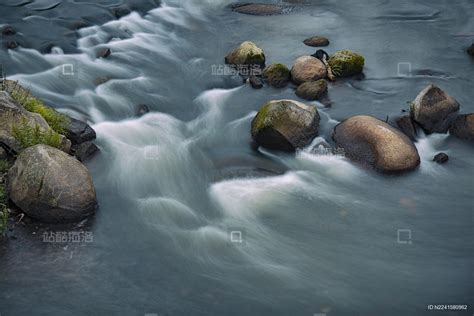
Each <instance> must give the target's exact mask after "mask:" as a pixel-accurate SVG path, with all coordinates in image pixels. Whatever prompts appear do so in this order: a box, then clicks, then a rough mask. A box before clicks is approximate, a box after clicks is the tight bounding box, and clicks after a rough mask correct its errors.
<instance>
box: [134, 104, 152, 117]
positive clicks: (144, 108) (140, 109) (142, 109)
mask: <svg viewBox="0 0 474 316" xmlns="http://www.w3.org/2000/svg"><path fill="white" fill-rule="evenodd" d="M135 112H136V114H137V116H143V115H145V114H147V113H148V112H150V108H149V107H148V105H146V104H139V105H137V109H136V111H135Z"/></svg>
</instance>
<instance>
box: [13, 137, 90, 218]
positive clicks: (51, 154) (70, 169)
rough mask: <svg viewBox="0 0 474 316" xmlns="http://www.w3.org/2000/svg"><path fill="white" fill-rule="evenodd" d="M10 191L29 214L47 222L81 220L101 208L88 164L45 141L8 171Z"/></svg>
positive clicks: (25, 154)
mask: <svg viewBox="0 0 474 316" xmlns="http://www.w3.org/2000/svg"><path fill="white" fill-rule="evenodd" d="M8 194H9V197H10V199H11V200H12V201H13V203H15V205H17V206H18V207H19V208H20V209H21V210H22V211H23V212H24V213H25V214H27V215H29V216H31V217H33V218H36V219H38V220H41V221H45V222H70V221H79V220H81V219H83V218H84V217H86V216H88V215H90V214H93V213H94V212H95V211H96V209H97V199H96V193H95V189H94V184H93V182H92V178H91V176H90V174H89V172H88V171H87V169H86V167H85V166H84V165H83V164H81V163H80V162H79V161H78V160H76V159H74V158H73V157H71V156H69V155H67V154H66V153H64V152H62V151H60V150H58V149H55V148H53V147H49V146H46V145H42V144H41V145H35V146H32V147H29V148H27V149H25V150H24V151H23V152H22V153H21V154H20V155H19V156H18V158H17V160H16V161H15V164H14V165H13V167H12V168H11V169H10V170H9V172H8Z"/></svg>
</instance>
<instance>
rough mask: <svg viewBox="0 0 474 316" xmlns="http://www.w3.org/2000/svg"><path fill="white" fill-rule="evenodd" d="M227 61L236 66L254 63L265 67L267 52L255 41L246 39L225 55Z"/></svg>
mask: <svg viewBox="0 0 474 316" xmlns="http://www.w3.org/2000/svg"><path fill="white" fill-rule="evenodd" d="M225 63H226V64H230V65H234V66H242V65H249V66H252V65H253V66H259V67H261V68H262V69H263V68H264V67H265V54H264V53H263V50H262V49H261V48H259V47H257V45H255V43H253V42H250V41H246V42H243V43H242V44H240V46H239V47H237V48H236V49H234V50H233V51H232V52H230V53H229V54H228V55H227V56H226V57H225Z"/></svg>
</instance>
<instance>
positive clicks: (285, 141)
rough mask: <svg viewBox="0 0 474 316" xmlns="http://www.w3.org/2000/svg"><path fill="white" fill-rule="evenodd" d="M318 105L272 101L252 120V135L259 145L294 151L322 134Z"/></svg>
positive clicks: (290, 101)
mask: <svg viewBox="0 0 474 316" xmlns="http://www.w3.org/2000/svg"><path fill="white" fill-rule="evenodd" d="M319 120H320V117H319V113H318V110H317V109H316V107H314V106H308V105H306V104H303V103H301V102H297V101H293V100H276V101H270V102H268V103H266V104H265V105H263V106H262V107H261V109H260V111H258V113H257V115H256V116H255V118H254V119H253V121H252V137H253V139H254V140H255V142H257V143H258V144H259V145H261V146H263V147H266V148H269V149H277V150H283V151H293V150H295V149H297V148H302V147H304V146H306V145H308V144H309V143H310V142H311V140H313V138H314V137H316V136H317V135H318V128H319Z"/></svg>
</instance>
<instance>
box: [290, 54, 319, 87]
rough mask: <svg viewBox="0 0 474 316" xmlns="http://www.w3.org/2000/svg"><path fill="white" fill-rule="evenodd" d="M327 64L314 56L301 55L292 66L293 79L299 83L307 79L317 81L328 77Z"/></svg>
mask: <svg viewBox="0 0 474 316" xmlns="http://www.w3.org/2000/svg"><path fill="white" fill-rule="evenodd" d="M326 74H327V71H326V66H325V65H324V64H323V62H322V61H320V60H319V59H317V58H315V57H312V56H301V57H300V58H298V59H297V60H296V61H295V63H294V64H293V68H291V79H292V80H293V82H294V83H295V84H297V85H300V84H302V83H303V82H306V81H316V80H319V79H323V78H325V77H326Z"/></svg>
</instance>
